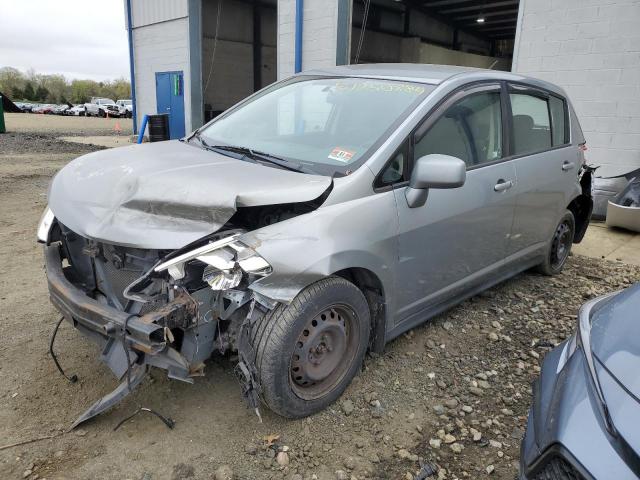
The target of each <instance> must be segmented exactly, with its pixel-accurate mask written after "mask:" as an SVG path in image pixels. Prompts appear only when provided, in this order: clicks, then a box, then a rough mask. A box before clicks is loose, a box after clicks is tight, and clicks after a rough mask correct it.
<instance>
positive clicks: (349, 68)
mask: <svg viewBox="0 0 640 480" xmlns="http://www.w3.org/2000/svg"><path fill="white" fill-rule="evenodd" d="M300 74H301V75H327V76H340V77H366V78H379V79H387V80H403V81H410V82H420V83H427V84H430V85H439V84H441V83H443V82H445V81H446V80H448V79H450V78H452V77H456V78H459V79H460V78H462V79H465V78H467V79H468V80H470V81H476V80H484V79H487V80H491V79H493V80H509V81H518V82H526V83H528V84H530V85H533V86H538V87H542V88H546V89H548V90H551V91H553V92H556V93H560V94H562V95H565V93H564V91H563V90H562V89H561V88H559V87H558V86H557V85H554V84H552V83H549V82H546V81H544V80H540V79H537V78H531V77H525V76H522V75H520V74H517V73H511V72H505V71H501V70H490V69H486V68H473V67H461V66H458V65H434V64H427V63H369V64H359V65H340V66H337V67H326V68H318V69H313V70H306V71H304V72H301V73H300ZM300 74H299V75H300Z"/></svg>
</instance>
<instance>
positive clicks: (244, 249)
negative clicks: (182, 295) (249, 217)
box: [154, 234, 271, 290]
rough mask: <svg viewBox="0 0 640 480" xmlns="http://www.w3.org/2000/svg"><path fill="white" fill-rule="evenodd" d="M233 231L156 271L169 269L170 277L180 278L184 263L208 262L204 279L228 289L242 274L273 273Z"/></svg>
mask: <svg viewBox="0 0 640 480" xmlns="http://www.w3.org/2000/svg"><path fill="white" fill-rule="evenodd" d="M239 236H240V234H234V235H231V236H229V237H226V238H223V239H221V240H218V241H216V242H212V243H209V244H207V245H203V246H202V247H199V248H196V249H194V250H191V251H190V252H187V253H183V254H182V255H178V256H177V257H175V258H172V259H170V260H167V261H166V262H163V263H161V264H160V265H158V266H157V267H156V268H155V269H154V270H155V271H156V272H163V271H165V270H166V271H168V272H169V275H170V276H171V278H173V279H174V280H180V279H182V278H184V276H185V266H186V265H187V264H188V263H191V262H202V263H204V264H205V268H204V271H203V273H202V280H203V281H204V282H206V283H207V284H209V286H210V287H211V288H212V289H213V290H228V289H230V288H234V287H236V286H237V285H238V284H239V283H240V281H241V280H242V274H243V272H244V273H248V274H252V275H257V276H265V275H268V274H269V273H271V265H269V262H267V261H266V260H265V259H264V258H262V257H261V256H260V255H259V254H258V253H257V252H256V251H255V250H253V249H252V248H250V247H248V246H246V245H245V244H243V243H242V242H241V241H239V240H238V237H239Z"/></svg>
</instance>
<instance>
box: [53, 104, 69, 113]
mask: <svg viewBox="0 0 640 480" xmlns="http://www.w3.org/2000/svg"><path fill="white" fill-rule="evenodd" d="M68 109H69V105H67V104H65V103H63V104H60V105H56V106H55V107H54V108H53V110H52V112H51V113H54V114H56V115H64V112H66V111H67V110H68Z"/></svg>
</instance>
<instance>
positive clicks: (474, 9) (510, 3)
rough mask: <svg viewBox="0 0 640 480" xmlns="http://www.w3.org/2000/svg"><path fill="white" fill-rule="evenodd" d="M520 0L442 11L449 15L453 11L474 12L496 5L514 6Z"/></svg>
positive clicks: (506, 0)
mask: <svg viewBox="0 0 640 480" xmlns="http://www.w3.org/2000/svg"><path fill="white" fill-rule="evenodd" d="M518 3H519V0H504V1H502V2H489V3H483V4H477V5H470V6H468V7H458V8H450V9H448V10H442V11H441V12H440V13H442V14H445V15H448V14H451V13H458V12H473V11H477V10H480V11H482V10H488V9H490V8H495V7H506V6H512V5H518Z"/></svg>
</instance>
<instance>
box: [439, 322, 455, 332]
mask: <svg viewBox="0 0 640 480" xmlns="http://www.w3.org/2000/svg"><path fill="white" fill-rule="evenodd" d="M442 328H444V329H445V330H446V331H447V332H448V331H450V330H451V329H452V328H453V323H451V322H449V321H448V320H447V321H446V322H444V323H443V324H442Z"/></svg>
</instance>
